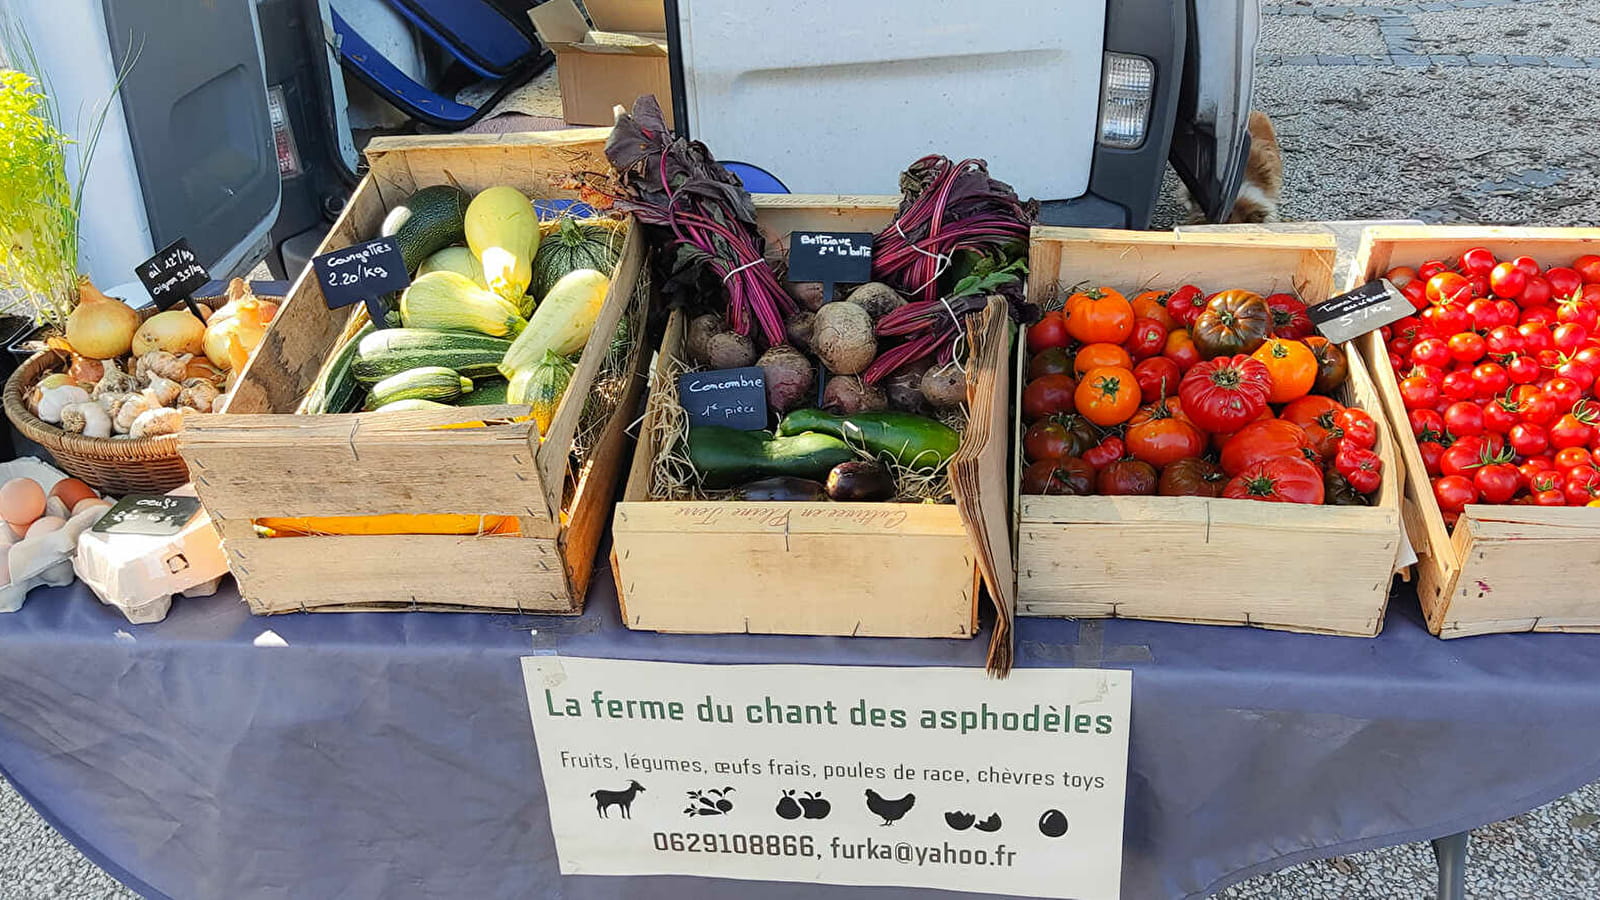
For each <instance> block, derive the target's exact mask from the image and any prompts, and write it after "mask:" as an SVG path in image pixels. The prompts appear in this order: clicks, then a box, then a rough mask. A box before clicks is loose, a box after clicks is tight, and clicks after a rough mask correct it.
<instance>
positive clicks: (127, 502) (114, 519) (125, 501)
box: [89, 494, 200, 535]
mask: <svg viewBox="0 0 1600 900" xmlns="http://www.w3.org/2000/svg"><path fill="white" fill-rule="evenodd" d="M199 509H200V499H199V498H198V497H174V496H172V495H170V494H127V495H125V496H124V497H123V498H122V499H121V500H118V501H117V504H116V505H115V506H113V507H111V509H110V510H109V511H107V512H106V514H105V515H103V516H101V517H100V521H98V522H96V523H94V525H92V526H90V528H89V530H90V531H98V532H100V533H101V534H154V535H167V534H177V533H178V532H180V531H182V530H183V526H185V525H187V524H189V520H190V519H192V518H194V514H195V513H196V512H197V511H198V510H199Z"/></svg>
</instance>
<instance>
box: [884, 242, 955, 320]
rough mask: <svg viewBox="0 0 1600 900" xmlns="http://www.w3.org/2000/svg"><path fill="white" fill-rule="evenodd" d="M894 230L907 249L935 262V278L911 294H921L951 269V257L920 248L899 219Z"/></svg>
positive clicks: (952, 314)
mask: <svg viewBox="0 0 1600 900" xmlns="http://www.w3.org/2000/svg"><path fill="white" fill-rule="evenodd" d="M894 230H895V233H896V234H898V235H900V239H901V240H902V241H905V242H906V246H907V247H910V248H911V249H913V250H915V251H917V252H918V253H921V254H922V255H923V256H929V257H932V258H933V261H934V266H933V277H932V278H929V279H928V280H927V281H924V282H923V283H922V284H921V286H919V287H918V288H917V289H916V290H914V291H912V292H911V293H913V294H920V293H922V292H923V291H924V290H926V289H927V287H928V285H930V284H933V283H934V282H935V281H938V280H939V276H940V275H943V274H944V270H945V269H948V268H950V257H949V255H947V254H944V253H933V252H930V251H928V250H924V249H922V248H921V247H918V246H917V242H916V241H913V240H912V239H911V236H910V235H908V234H906V233H905V229H903V228H901V227H900V220H899V219H895V220H894ZM945 308H946V309H949V306H948V305H946V307H945ZM950 315H951V316H952V317H953V316H955V313H951V314H950Z"/></svg>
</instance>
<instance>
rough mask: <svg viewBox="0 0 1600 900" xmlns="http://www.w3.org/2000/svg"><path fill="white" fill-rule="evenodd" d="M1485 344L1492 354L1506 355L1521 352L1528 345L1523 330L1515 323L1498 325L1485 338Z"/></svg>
mask: <svg viewBox="0 0 1600 900" xmlns="http://www.w3.org/2000/svg"><path fill="white" fill-rule="evenodd" d="M1483 343H1484V346H1485V347H1486V348H1487V349H1488V351H1489V355H1491V356H1506V355H1508V354H1512V353H1521V352H1522V351H1523V348H1525V347H1526V346H1527V343H1528V342H1527V341H1526V340H1524V339H1523V337H1522V332H1520V331H1518V330H1517V326H1515V325H1496V326H1495V327H1494V328H1493V329H1491V330H1490V331H1489V333H1488V334H1487V335H1486V336H1485V337H1484V339H1483Z"/></svg>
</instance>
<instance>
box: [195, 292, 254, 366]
mask: <svg viewBox="0 0 1600 900" xmlns="http://www.w3.org/2000/svg"><path fill="white" fill-rule="evenodd" d="M264 316H265V310H263V309H262V308H261V304H260V303H259V302H258V301H256V300H255V299H253V298H246V299H243V300H240V301H239V307H238V311H237V312H236V313H235V314H234V315H232V316H229V317H227V318H226V319H221V320H218V319H217V317H215V316H213V317H212V323H211V324H210V325H207V326H206V335H205V351H206V358H207V359H209V360H211V364H212V365H214V366H216V367H217V368H219V369H222V370H224V371H233V368H234V358H235V357H236V356H238V355H239V354H240V353H241V352H242V353H243V355H244V358H246V359H248V358H249V355H250V352H251V351H253V350H255V348H256V345H257V344H259V343H261V338H262V337H263V336H265V335H266V333H267V325H266V319H265V318H264ZM235 341H237V343H238V345H239V346H238V347H237V348H234V349H233V350H232V352H230V344H232V343H233V342H235Z"/></svg>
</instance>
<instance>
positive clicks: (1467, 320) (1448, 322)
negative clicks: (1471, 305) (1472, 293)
mask: <svg viewBox="0 0 1600 900" xmlns="http://www.w3.org/2000/svg"><path fill="white" fill-rule="evenodd" d="M1428 313H1432V314H1433V315H1432V320H1433V327H1434V329H1435V330H1436V331H1437V332H1438V333H1439V334H1440V335H1441V336H1442V337H1445V338H1449V337H1450V335H1453V334H1455V333H1456V332H1458V331H1467V330H1468V329H1470V328H1471V327H1472V317H1471V316H1469V315H1467V307H1466V304H1463V303H1440V304H1437V305H1434V306H1430V307H1428V309H1427V310H1426V311H1425V312H1424V313H1423V315H1424V316H1427V314H1428Z"/></svg>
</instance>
